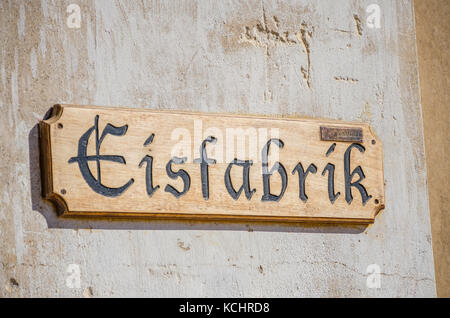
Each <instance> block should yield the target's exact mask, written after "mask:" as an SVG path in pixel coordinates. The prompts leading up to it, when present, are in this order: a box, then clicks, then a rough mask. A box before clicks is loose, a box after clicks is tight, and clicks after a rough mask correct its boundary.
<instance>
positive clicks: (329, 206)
mask: <svg viewBox="0 0 450 318" xmlns="http://www.w3.org/2000/svg"><path fill="white" fill-rule="evenodd" d="M40 147H41V170H42V188H43V196H44V197H45V198H47V199H49V200H51V201H53V202H54V203H55V204H56V205H57V206H58V207H59V210H60V213H61V215H62V216H63V217H67V216H68V217H71V216H73V217H82V216H87V217H89V216H95V217H98V216H107V217H114V216H118V217H133V218H134V217H151V218H163V219H193V220H194V219H210V220H244V221H277V222H305V221H306V222H321V223H328V222H330V223H335V222H341V223H366V224H367V223H373V222H374V219H375V216H376V214H377V213H378V212H379V211H380V210H381V209H383V208H384V202H385V198H384V178H383V152H382V143H381V141H380V140H379V139H377V137H376V136H375V135H374V133H373V132H372V131H371V129H370V127H369V125H368V124H365V123H350V122H341V121H335V120H321V119H320V120H319V119H303V118H290V117H287V118H284V117H264V116H251V115H241V114H212V113H191V112H181V111H155V110H149V109H130V108H128V109H127V108H107V107H94V106H77V105H55V106H54V107H53V109H52V114H51V116H50V118H48V119H46V120H43V121H41V122H40Z"/></svg>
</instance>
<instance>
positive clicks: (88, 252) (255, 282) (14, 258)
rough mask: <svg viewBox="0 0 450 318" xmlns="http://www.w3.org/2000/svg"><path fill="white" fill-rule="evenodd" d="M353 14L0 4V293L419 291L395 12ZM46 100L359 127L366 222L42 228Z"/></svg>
mask: <svg viewBox="0 0 450 318" xmlns="http://www.w3.org/2000/svg"><path fill="white" fill-rule="evenodd" d="M70 3H78V4H79V5H80V7H81V14H82V20H81V28H80V29H71V28H68V27H67V25H66V18H67V16H68V15H69V14H68V13H66V8H67V6H68V5H69V4H70ZM370 3H372V1H334V0H333V1H320V2H316V1H312V0H310V1H264V2H261V1H249V2H244V1H211V2H207V1H200V2H198V3H195V2H193V1H177V2H175V1H161V2H159V1H152V2H151V1H110V0H105V1H95V2H94V1H82V2H81V1H79V2H78V1H76V0H71V1H50V0H42V1H25V0H21V1H5V0H2V1H0V25H1V26H2V28H0V41H1V51H0V54H1V55H0V78H1V82H0V110H1V114H2V116H1V117H0V122H1V126H0V127H1V128H0V131H1V142H0V147H1V148H0V178H1V180H2V183H1V192H0V208H1V213H0V239H1V242H2V243H1V249H0V262H1V263H0V266H1V271H0V293H1V294H0V295H1V296H8V297H10V296H83V295H84V296H92V295H93V296H249V297H251V296H435V294H436V291H435V281H434V269H433V254H432V249H431V235H430V221H429V212H428V198H427V187H426V169H425V157H424V146H423V132H422V117H421V111H420V100H419V89H418V76H417V57H416V46H415V28H414V18H413V10H412V2H411V1H406V0H405V1H378V3H379V5H380V8H381V27H380V28H379V29H377V28H374V29H371V28H368V27H367V25H366V16H367V14H366V12H365V10H366V7H367V5H369V4H370ZM285 32H286V33H285ZM57 102H65V103H77V104H95V105H124V106H131V107H140V108H142V107H149V108H164V109H183V110H196V111H220V112H245V113H264V114H290V115H301V116H310V117H327V118H336V119H344V120H355V121H365V122H370V123H371V125H372V127H373V129H374V131H375V132H376V133H377V134H378V135H379V136H380V138H381V139H382V140H383V145H384V156H385V157H384V166H385V179H386V206H387V208H386V210H385V211H384V212H383V213H381V214H380V215H379V216H378V217H377V220H376V222H375V224H374V225H372V226H370V227H367V228H364V227H355V226H352V227H347V226H309V225H299V226H293V225H290V226H286V225H277V224H242V223H188V222H132V221H127V222H123V221H122V222H117V221H114V222H113V221H89V222H88V221H74V220H72V221H70V220H60V219H58V218H57V217H56V215H55V212H54V210H53V208H52V206H51V205H49V204H48V203H46V202H43V201H42V199H41V198H40V193H39V191H40V181H39V167H38V148H37V130H36V124H37V122H38V120H39V119H41V118H42V117H43V115H44V114H45V112H46V111H47V110H48V109H49V107H50V106H51V105H52V104H54V103H57ZM71 264H75V266H74V265H71ZM370 264H377V265H378V266H379V268H380V269H381V288H368V287H367V285H366V279H367V276H368V275H367V272H366V270H367V267H368V266H369V265H370ZM77 269H79V270H80V278H81V281H80V288H70V287H68V286H72V287H77V284H76V274H77ZM68 270H69V271H71V273H68V272H67V271H68ZM68 277H70V278H75V279H74V280H69V284H67V278H68ZM73 283H74V284H73Z"/></svg>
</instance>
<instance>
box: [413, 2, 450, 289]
mask: <svg viewBox="0 0 450 318" xmlns="http://www.w3.org/2000/svg"><path fill="white" fill-rule="evenodd" d="M414 9H415V17H416V29H417V36H416V38H417V49H418V54H419V73H420V91H421V97H422V109H423V122H424V129H425V131H424V134H425V148H426V157H427V171H428V190H429V197H430V200H429V201H430V213H431V229H432V236H433V252H434V261H435V269H436V289H437V295H438V296H439V297H450V235H449V228H450V214H449V213H448V211H450V201H449V190H448V189H450V182H449V179H450V178H449V171H450V161H449V154H450V151H449V149H450V138H449V136H450V131H449V126H450V112H449V105H450V93H449V89H448V88H449V83H448V79H449V78H450V41H449V39H450V19H449V16H450V1H446V0H428V1H417V0H416V1H414Z"/></svg>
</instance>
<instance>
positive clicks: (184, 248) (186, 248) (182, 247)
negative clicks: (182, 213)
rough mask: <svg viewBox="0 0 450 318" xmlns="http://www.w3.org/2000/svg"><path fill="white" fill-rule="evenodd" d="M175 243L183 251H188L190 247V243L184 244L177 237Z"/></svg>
mask: <svg viewBox="0 0 450 318" xmlns="http://www.w3.org/2000/svg"><path fill="white" fill-rule="evenodd" d="M177 245H178V247H179V248H181V249H182V250H183V251H186V252H187V251H189V250H190V249H191V247H190V245H187V246H185V245H184V242H183V241H181V240H180V239H178V242H177Z"/></svg>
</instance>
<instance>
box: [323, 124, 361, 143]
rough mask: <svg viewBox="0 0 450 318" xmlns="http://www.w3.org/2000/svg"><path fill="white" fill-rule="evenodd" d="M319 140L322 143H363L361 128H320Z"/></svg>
mask: <svg viewBox="0 0 450 318" xmlns="http://www.w3.org/2000/svg"><path fill="white" fill-rule="evenodd" d="M320 139H321V140H324V141H355V142H362V141H363V130H362V128H355V127H331V126H320Z"/></svg>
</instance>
